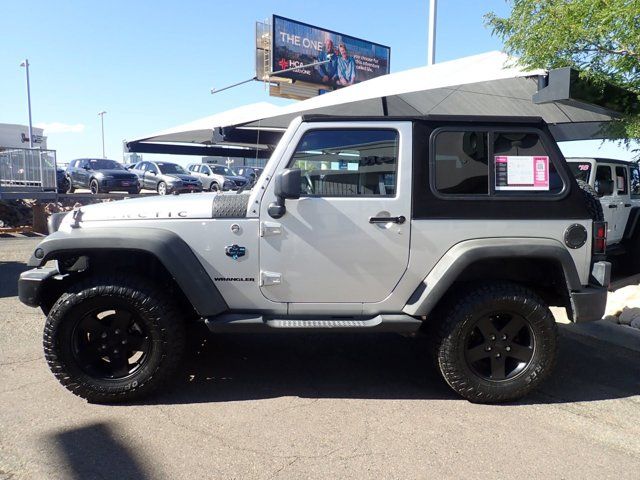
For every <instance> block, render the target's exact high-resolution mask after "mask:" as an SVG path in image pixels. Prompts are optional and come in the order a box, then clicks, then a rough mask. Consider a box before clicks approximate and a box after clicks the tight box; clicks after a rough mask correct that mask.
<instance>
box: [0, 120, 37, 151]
mask: <svg viewBox="0 0 640 480" xmlns="http://www.w3.org/2000/svg"><path fill="white" fill-rule="evenodd" d="M32 130H33V146H34V148H40V149H46V148H47V137H45V136H44V130H43V129H42V128H35V127H33V128H32ZM13 148H29V126H28V125H18V124H15V123H0V150H7V149H13Z"/></svg>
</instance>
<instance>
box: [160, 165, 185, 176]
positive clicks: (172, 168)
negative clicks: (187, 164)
mask: <svg viewBox="0 0 640 480" xmlns="http://www.w3.org/2000/svg"><path fill="white" fill-rule="evenodd" d="M156 165H158V168H159V169H160V172H161V173H165V174H171V173H179V174H185V175H186V174H187V171H186V170H185V169H184V168H182V167H181V166H180V165H176V164H175V163H156Z"/></svg>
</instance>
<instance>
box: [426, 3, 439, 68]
mask: <svg viewBox="0 0 640 480" xmlns="http://www.w3.org/2000/svg"><path fill="white" fill-rule="evenodd" d="M437 13H438V0H429V40H428V47H427V65H433V64H434V63H436V16H437Z"/></svg>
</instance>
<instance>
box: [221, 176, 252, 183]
mask: <svg viewBox="0 0 640 480" xmlns="http://www.w3.org/2000/svg"><path fill="white" fill-rule="evenodd" d="M224 178H226V179H228V180H233V181H234V182H236V183H238V182H242V183H244V182H246V181H247V177H243V176H240V175H226V176H225V177H224Z"/></svg>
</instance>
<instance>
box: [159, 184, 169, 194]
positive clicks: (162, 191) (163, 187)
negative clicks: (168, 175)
mask: <svg viewBox="0 0 640 480" xmlns="http://www.w3.org/2000/svg"><path fill="white" fill-rule="evenodd" d="M166 194H167V184H166V183H164V182H159V183H158V195H166Z"/></svg>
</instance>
